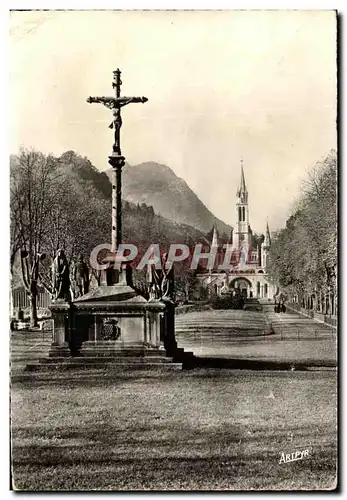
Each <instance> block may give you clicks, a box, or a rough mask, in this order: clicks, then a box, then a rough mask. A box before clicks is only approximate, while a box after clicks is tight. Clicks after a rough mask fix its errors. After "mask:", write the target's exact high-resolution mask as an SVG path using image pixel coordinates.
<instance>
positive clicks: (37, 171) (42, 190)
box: [10, 150, 55, 327]
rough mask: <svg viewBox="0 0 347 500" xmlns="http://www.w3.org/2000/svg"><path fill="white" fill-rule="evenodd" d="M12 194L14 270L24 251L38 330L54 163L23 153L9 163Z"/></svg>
mask: <svg viewBox="0 0 347 500" xmlns="http://www.w3.org/2000/svg"><path fill="white" fill-rule="evenodd" d="M10 163H11V164H10V191H11V207H10V208H11V237H12V241H11V268H12V267H13V264H14V259H15V256H16V254H17V252H18V250H19V249H20V250H21V255H20V257H21V270H22V279H23V284H24V286H25V289H26V291H27V293H28V295H29V296H30V304H31V307H30V324H31V326H33V327H35V326H37V295H38V279H39V275H38V273H39V263H40V261H41V260H42V259H43V257H44V252H43V249H42V247H43V242H44V239H45V236H46V230H47V223H48V217H49V209H50V206H51V201H52V187H53V186H54V180H55V168H54V167H55V162H54V158H53V157H52V156H45V155H43V154H42V153H39V152H37V151H34V150H30V151H28V150H22V151H21V153H20V155H19V156H18V157H15V156H12V157H11V159H10Z"/></svg>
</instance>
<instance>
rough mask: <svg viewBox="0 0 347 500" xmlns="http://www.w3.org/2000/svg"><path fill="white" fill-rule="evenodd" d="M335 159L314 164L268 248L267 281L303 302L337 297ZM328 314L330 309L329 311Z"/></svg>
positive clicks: (332, 153)
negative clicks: (316, 296)
mask: <svg viewBox="0 0 347 500" xmlns="http://www.w3.org/2000/svg"><path fill="white" fill-rule="evenodd" d="M336 181H337V156H336V152H335V151H331V152H330V153H329V155H328V156H327V157H326V158H325V159H324V160H323V161H320V162H318V163H317V164H316V166H315V167H314V169H312V170H311V171H310V172H309V173H308V176H307V179H306V181H305V182H304V184H303V186H302V195H301V198H300V200H299V201H298V203H297V206H296V208H295V211H294V213H293V214H292V215H291V217H290V218H289V219H288V220H287V223H286V227H285V228H284V229H282V230H281V231H279V232H278V233H277V235H276V237H275V238H273V242H272V245H271V248H270V255H269V261H268V266H267V272H268V275H269V277H270V279H271V280H272V281H273V282H275V283H277V284H279V285H280V286H281V287H282V288H284V289H287V290H288V291H291V292H292V293H295V294H297V295H298V296H299V300H300V301H301V300H303V299H304V298H305V297H307V296H309V295H310V296H312V295H314V294H315V293H317V291H319V292H322V293H323V294H328V296H329V300H330V299H331V296H335V297H336V292H337V287H336V280H335V278H336V267H337V182H336ZM330 310H331V308H330Z"/></svg>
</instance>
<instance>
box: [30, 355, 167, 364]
mask: <svg viewBox="0 0 347 500" xmlns="http://www.w3.org/2000/svg"><path fill="white" fill-rule="evenodd" d="M39 362H40V363H41V364H43V365H52V364H55V363H60V364H77V365H83V364H102V365H103V364H105V363H106V364H107V363H172V358H170V357H166V356H151V357H150V358H148V357H146V356H121V355H119V356H116V357H114V356H112V357H111V356H104V357H101V356H97V357H91V356H90V357H85V356H79V357H71V358H58V357H56V358H42V359H40V360H39Z"/></svg>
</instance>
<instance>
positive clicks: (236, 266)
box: [197, 161, 277, 299]
mask: <svg viewBox="0 0 347 500" xmlns="http://www.w3.org/2000/svg"><path fill="white" fill-rule="evenodd" d="M270 246H271V237H270V230H269V225H268V223H266V230H265V235H264V236H263V237H262V238H256V237H255V236H254V235H253V232H252V229H251V225H250V217H249V205H248V191H247V188H246V181H245V175H244V170H243V164H242V161H241V180H240V185H239V187H238V189H237V192H236V225H235V227H234V229H233V230H232V233H231V237H230V239H229V241H228V242H227V243H224V244H223V242H221V241H219V237H218V234H217V231H216V228H214V229H213V236H212V241H211V249H212V248H217V255H216V259H215V263H214V266H213V268H211V269H207V270H206V272H202V273H199V274H198V275H197V277H198V279H199V281H200V283H201V285H202V286H203V287H204V288H205V287H206V288H207V289H208V290H209V292H210V293H211V294H215V295H222V294H223V293H225V292H227V291H229V290H232V289H237V288H238V289H239V291H240V292H241V294H242V295H243V296H244V297H247V298H262V299H265V298H267V299H272V298H273V297H274V295H275V294H276V292H277V287H276V286H274V285H273V284H271V283H270V282H269V281H268V278H267V274H266V263H267V258H268V254H269V250H270ZM226 262H227V265H225V263H226ZM221 268H222V269H221ZM223 268H224V269H223Z"/></svg>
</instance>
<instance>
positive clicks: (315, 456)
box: [11, 370, 337, 490]
mask: <svg viewBox="0 0 347 500" xmlns="http://www.w3.org/2000/svg"><path fill="white" fill-rule="evenodd" d="M44 377H46V379H44ZM11 406H12V472H13V484H14V488H16V489H22V490H23V489H24V490H74V489H75V490H117V489H121V490H162V489H174V490H194V489H199V490H235V489H236V490H245V489H247V490H248V489H252V488H253V489H321V488H334V487H335V484H336V456H337V451H336V447H337V436H336V372H335V371H328V370H327V371H315V372H245V371H243V372H241V371H229V370H221V371H203V370H200V371H198V370H197V371H193V372H188V373H184V372H183V373H177V374H166V375H160V376H159V375H158V376H155V375H153V377H151V376H147V377H141V376H131V377H125V376H124V377H119V376H117V375H116V374H112V372H110V371H108V372H102V371H100V372H99V373H94V374H93V373H92V372H88V374H87V373H81V372H74V373H68V374H66V373H65V374H64V373H63V374H57V375H47V374H45V375H43V374H42V375H39V376H37V375H35V376H34V375H33V377H32V378H31V379H30V378H29V380H27V381H25V382H21V383H19V382H18V383H14V384H13V386H12V390H11ZM304 449H309V456H308V457H307V458H304V459H303V460H301V461H296V462H292V463H287V464H283V463H282V464H280V463H279V462H280V458H281V453H282V452H284V453H291V452H295V451H297V450H304Z"/></svg>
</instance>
